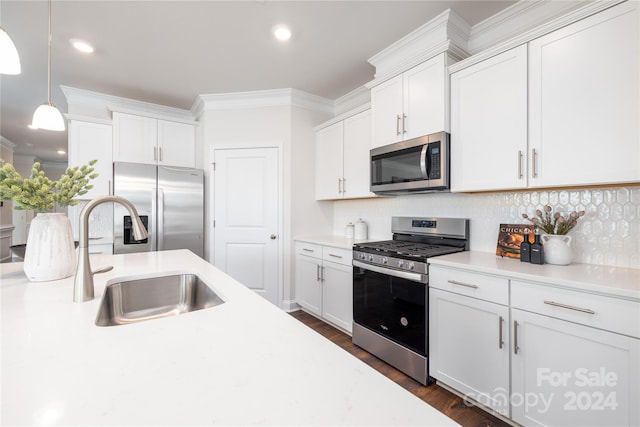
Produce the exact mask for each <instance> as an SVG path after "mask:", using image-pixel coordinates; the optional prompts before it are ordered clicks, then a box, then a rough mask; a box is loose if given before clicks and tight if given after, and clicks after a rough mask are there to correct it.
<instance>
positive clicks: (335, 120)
mask: <svg viewBox="0 0 640 427" xmlns="http://www.w3.org/2000/svg"><path fill="white" fill-rule="evenodd" d="M369 109H371V103H370V102H367V103H366V104H362V105H359V106H357V107H355V108H352V109H351V110H349V111H345V112H344V113H341V114H338V115H336V116H335V117H333V118H331V119H329V120H327V121H326V122H322V123H320V124H319V125H317V126H314V127H313V131H314V132H317V131H319V130H320V129H322V128H326V127H327V126H331V125H333V124H336V123H338V122H341V121H343V120H345V119H348V118H349V117H352V116H355V115H356V114H359V113H362V112H363V111H367V110H369Z"/></svg>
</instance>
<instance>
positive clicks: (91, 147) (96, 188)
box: [69, 120, 113, 200]
mask: <svg viewBox="0 0 640 427" xmlns="http://www.w3.org/2000/svg"><path fill="white" fill-rule="evenodd" d="M91 160H98V162H97V163H96V164H95V165H94V166H93V167H94V169H95V172H96V173H97V174H98V177H97V178H96V179H94V180H92V181H91V184H93V188H92V189H91V190H89V192H88V193H87V194H85V195H83V196H82V197H81V199H83V200H84V199H86V200H91V199H93V198H95V197H97V196H104V195H107V194H111V181H112V179H113V166H112V163H113V160H112V130H111V126H110V125H106V124H100V123H91V122H83V121H78V120H71V122H70V124H69V166H70V167H74V166H79V165H84V164H87V163H89V162H90V161H91Z"/></svg>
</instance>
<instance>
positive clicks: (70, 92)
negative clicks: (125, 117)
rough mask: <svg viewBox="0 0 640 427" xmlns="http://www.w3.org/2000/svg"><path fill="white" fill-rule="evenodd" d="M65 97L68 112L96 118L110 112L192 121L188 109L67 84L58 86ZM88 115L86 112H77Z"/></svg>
mask: <svg viewBox="0 0 640 427" xmlns="http://www.w3.org/2000/svg"><path fill="white" fill-rule="evenodd" d="M60 88H61V89H62V93H64V96H65V98H66V99H67V105H68V107H69V112H70V113H71V114H72V115H73V114H76V113H75V111H76V110H83V111H84V110H86V111H90V112H91V113H93V114H92V115H91V116H93V115H95V116H97V117H98V118H102V119H109V118H111V112H113V111H118V112H123V113H130V114H137V115H140V116H147V117H154V118H162V119H168V120H174V121H183V122H187V123H193V122H194V120H193V115H192V114H191V111H190V110H184V109H181V108H175V107H167V106H166V105H159V104H152V103H149V102H143V101H137V100H135V99H129V98H122V97H119V96H115V95H107V94H104V93H100V92H93V91H89V90H84V89H78V88H73V87H69V86H60ZM79 115H85V116H88V114H87V113H83V114H79Z"/></svg>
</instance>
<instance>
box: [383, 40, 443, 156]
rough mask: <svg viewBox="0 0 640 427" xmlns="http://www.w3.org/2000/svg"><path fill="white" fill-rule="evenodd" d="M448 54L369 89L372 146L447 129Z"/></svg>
mask: <svg viewBox="0 0 640 427" xmlns="http://www.w3.org/2000/svg"><path fill="white" fill-rule="evenodd" d="M447 65H448V64H447V55H446V53H442V54H439V55H437V56H435V57H433V58H431V59H430V60H428V61H426V62H424V63H422V64H420V65H417V66H415V67H413V68H411V69H410V70H408V71H405V72H404V73H402V74H401V75H398V76H396V77H394V78H392V79H390V80H387V81H385V82H384V83H382V84H380V85H378V86H375V87H373V88H372V89H371V121H372V127H371V129H372V132H373V134H372V145H371V148H377V147H381V146H383V145H388V144H391V143H394V142H398V141H403V140H406V139H411V138H415V137H418V136H422V135H428V134H430V133H435V132H442V131H443V130H444V131H448V130H449V126H448V120H447V111H448V108H447V107H448V105H447V99H448V93H447V87H448V86H447Z"/></svg>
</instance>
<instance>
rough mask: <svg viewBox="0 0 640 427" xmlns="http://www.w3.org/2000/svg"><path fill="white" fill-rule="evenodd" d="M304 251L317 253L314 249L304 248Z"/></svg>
mask: <svg viewBox="0 0 640 427" xmlns="http://www.w3.org/2000/svg"><path fill="white" fill-rule="evenodd" d="M302 250H303V251H305V252H315V251H314V250H313V249H307V248H302Z"/></svg>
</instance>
